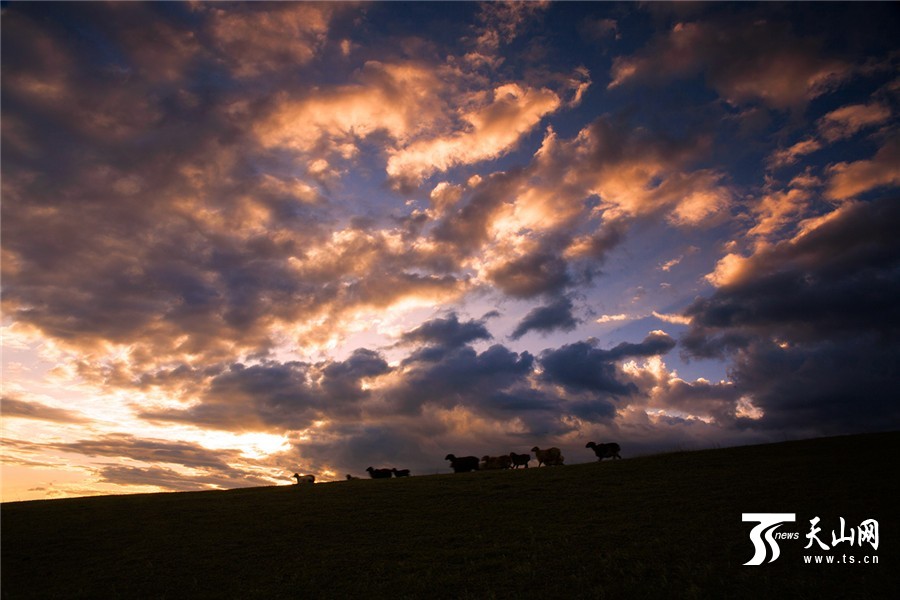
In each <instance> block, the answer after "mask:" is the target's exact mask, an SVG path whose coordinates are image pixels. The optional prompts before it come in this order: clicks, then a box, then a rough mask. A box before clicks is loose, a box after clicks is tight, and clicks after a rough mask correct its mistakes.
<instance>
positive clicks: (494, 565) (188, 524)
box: [2, 433, 900, 600]
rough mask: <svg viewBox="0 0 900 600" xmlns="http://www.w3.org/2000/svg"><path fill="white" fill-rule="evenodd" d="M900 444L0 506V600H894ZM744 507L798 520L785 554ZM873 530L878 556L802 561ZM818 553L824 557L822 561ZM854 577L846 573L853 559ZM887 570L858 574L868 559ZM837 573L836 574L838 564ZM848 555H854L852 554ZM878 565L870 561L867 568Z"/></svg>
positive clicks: (888, 439) (857, 442) (838, 549)
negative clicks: (765, 538)
mask: <svg viewBox="0 0 900 600" xmlns="http://www.w3.org/2000/svg"><path fill="white" fill-rule="evenodd" d="M898 446H900V433H890V434H871V435H864V436H852V437H840V438H827V439H820V440H812V441H803V442H787V443H783V444H773V445H766V446H753V447H743V448H729V449H724V450H710V451H701V452H682V453H674V454H665V455H658V456H651V457H644V458H635V459H629V460H622V461H616V462H609V461H605V462H603V463H602V464H597V463H593V464H582V465H573V466H567V467H556V468H542V469H535V468H532V469H528V470H527V471H522V470H520V471H504V472H496V471H495V472H482V473H470V474H460V475H434V476H427V477H413V478H410V479H391V480H363V481H349V482H338V483H328V484H317V485H315V486H311V487H300V486H292V487H287V486H285V487H271V488H255V489H241V490H232V491H221V492H197V493H172V494H149V495H134V496H109V497H97V498H81V499H71V500H51V501H36V502H20V503H9V504H4V505H3V506H2V597H3V598H4V599H9V600H16V599H19V598H41V599H44V598H66V599H74V598H128V599H131V598H342V599H343V598H367V599H368V598H391V599H398V598H427V599H434V598H478V599H481V598H560V599H574V598H615V599H617V600H618V599H623V598H654V597H658V598H673V597H674V598H695V597H696V598H767V597H768V598H810V599H813V598H853V597H856V598H898V597H900V586H898V569H900V564H897V562H896V556H897V552H896V546H897V544H898V542H900V531H898V529H897V524H898V522H900V519H898V518H897V498H898V494H897V492H898V478H897V473H898V469H897V467H896V466H895V464H896V448H898ZM742 512H794V513H796V518H797V522H796V523H786V524H785V525H783V526H782V527H781V528H780V529H779V530H778V531H782V532H799V538H800V539H798V540H786V541H781V542H780V543H779V546H780V549H781V556H780V557H779V558H778V559H777V560H776V561H774V562H772V563H769V564H763V565H761V566H743V563H745V562H747V561H748V560H749V559H750V558H751V556H752V555H753V547H752V544H751V542H750V538H749V531H750V528H751V527H752V526H753V523H743V522H742V521H741V513H742ZM816 516H818V517H820V519H821V521H820V522H819V523H818V525H819V527H821V532H819V534H818V537H819V538H820V539H822V540H823V542H825V543H826V544H827V545H829V546H831V545H832V539H831V538H832V532H833V530H835V531H834V533H836V535H837V536H838V537H841V532H840V530H839V525H840V523H839V518H840V517H844V519H845V521H846V525H847V529H846V531H849V529H850V528H851V527H856V526H857V525H858V524H860V523H861V522H862V521H864V520H865V519H869V518H873V519H876V520H878V522H879V525H880V531H879V535H880V542H879V547H878V550H877V551H875V550H874V549H873V548H872V547H871V545H870V544H868V543H866V544H864V545H863V546H862V547H860V546H859V545H858V544H857V543H854V544H853V545H852V546H851V545H849V544H848V543H839V544H837V545H836V546H835V547H834V548H833V549H832V550H831V551H830V552H823V551H821V550H820V551H818V552H817V553H818V554H820V555H824V556H829V555H830V556H833V557H834V558H835V559H836V560H835V562H834V563H833V564H820V565H816V564H804V560H803V556H804V554H807V553H812V552H813V549H810V550H804V549H803V547H804V546H805V545H806V544H807V538H806V534H807V533H808V532H809V530H810V523H809V520H810V519H812V518H814V517H816ZM814 548H815V546H814ZM842 555H843V556H845V557H846V556H852V557H854V559H855V562H854V563H852V564H850V563H848V562H840V561H841V556H842ZM873 555H874V556H877V557H878V560H879V563H878V564H864V563H862V562H861V561H862V560H863V557H865V556H873ZM826 560H827V559H826ZM844 560H847V559H846V558H845V559H844ZM870 560H871V559H870Z"/></svg>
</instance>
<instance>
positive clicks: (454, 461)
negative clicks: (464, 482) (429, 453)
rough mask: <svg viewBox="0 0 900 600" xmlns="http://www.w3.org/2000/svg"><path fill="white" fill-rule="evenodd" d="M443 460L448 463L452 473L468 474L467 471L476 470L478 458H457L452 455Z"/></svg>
mask: <svg viewBox="0 0 900 600" xmlns="http://www.w3.org/2000/svg"><path fill="white" fill-rule="evenodd" d="M444 460H449V461H450V468H451V469H453V472H454V473H468V472H469V471H477V470H478V458H477V457H475V456H460V457H459V458H457V457H456V456H454V455H452V454H448V455H447V456H445V457H444Z"/></svg>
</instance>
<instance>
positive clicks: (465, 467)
mask: <svg viewBox="0 0 900 600" xmlns="http://www.w3.org/2000/svg"><path fill="white" fill-rule="evenodd" d="M585 448H590V449H591V450H593V451H594V454H596V455H597V460H603V459H604V458H613V459H615V458H622V457H621V456H619V451H620V450H621V449H622V448H621V447H620V446H619V444H617V443H615V442H610V443H606V444H596V443H594V442H588V443H587V444H586V445H585ZM531 451H532V452H534V456H535V458H536V459H537V461H538V466H539V467H540V466H541V465H545V466H548V467H555V466H562V465H563V464H565V457H564V456H563V455H562V452H561V451H560V449H559V448H546V449H544V450H541V449H540V448H538V447H537V446H535V447H534V448H532V449H531ZM444 460H449V461H450V468H451V469H453V472H454V473H468V472H470V471H487V470H493V469H518V468H519V467H525V468H526V469H527V468H528V463H529V462H531V454H516V453H515V452H510V453H509V454H503V455H500V456H482V457H481V459H479V458H478V457H476V456H455V455H453V454H448V455H447V456H445V457H444ZM366 471H367V472H368V473H369V477H371V478H372V479H390V478H391V477H409V469H376V468H375V467H369V468H367V469H366ZM293 477H294V478H295V479H296V480H297V484H298V485H299V484H311V483H315V481H316V476H315V475H300V474H298V473H294V475H293ZM347 479H348V480H352V479H359V477H354V476H353V475H347Z"/></svg>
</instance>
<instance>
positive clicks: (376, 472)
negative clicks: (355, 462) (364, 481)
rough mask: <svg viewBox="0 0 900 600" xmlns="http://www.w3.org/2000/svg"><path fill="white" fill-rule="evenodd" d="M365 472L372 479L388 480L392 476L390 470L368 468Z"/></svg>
mask: <svg viewBox="0 0 900 600" xmlns="http://www.w3.org/2000/svg"><path fill="white" fill-rule="evenodd" d="M366 471H368V472H369V477H371V478H372V479H390V478H391V475H393V474H394V472H393V471H391V470H390V469H375V468H373V467H369V468H368V469H366Z"/></svg>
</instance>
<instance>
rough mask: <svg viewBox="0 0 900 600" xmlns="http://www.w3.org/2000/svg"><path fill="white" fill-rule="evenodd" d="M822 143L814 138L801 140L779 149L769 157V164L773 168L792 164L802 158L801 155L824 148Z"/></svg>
mask: <svg viewBox="0 0 900 600" xmlns="http://www.w3.org/2000/svg"><path fill="white" fill-rule="evenodd" d="M822 147H823V146H822V143H821V142H820V141H819V140H816V139H814V138H807V139H804V140H800V141H799V142H797V143H796V144H794V145H793V146H791V147H790V148H785V149H784V150H778V151H776V152H774V153H773V154H772V156H770V157H769V166H770V167H772V168H776V169H777V168H779V167H784V166H787V165H792V164H794V163H796V162H797V161H798V160H800V157H802V156H805V155H807V154H812V153H813V152H816V151H818V150H821V149H822Z"/></svg>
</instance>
